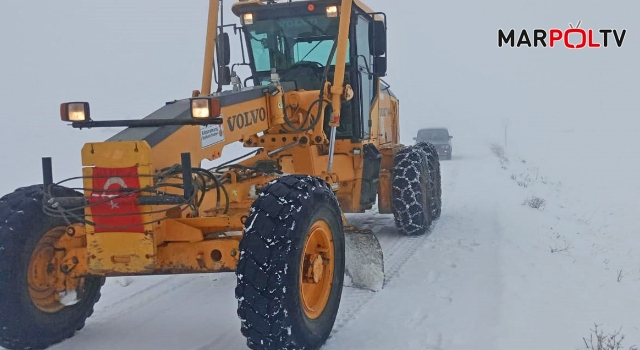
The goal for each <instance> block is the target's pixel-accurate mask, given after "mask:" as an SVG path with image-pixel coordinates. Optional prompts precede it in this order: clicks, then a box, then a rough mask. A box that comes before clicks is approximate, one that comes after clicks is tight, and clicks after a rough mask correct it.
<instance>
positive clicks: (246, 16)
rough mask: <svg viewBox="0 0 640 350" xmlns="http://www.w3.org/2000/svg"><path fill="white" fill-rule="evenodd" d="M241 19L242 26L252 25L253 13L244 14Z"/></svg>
mask: <svg viewBox="0 0 640 350" xmlns="http://www.w3.org/2000/svg"><path fill="white" fill-rule="evenodd" d="M242 19H243V22H244V24H253V13H245V14H244V15H243V16H242Z"/></svg>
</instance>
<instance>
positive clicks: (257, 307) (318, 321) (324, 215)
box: [235, 175, 345, 350]
mask: <svg viewBox="0 0 640 350" xmlns="http://www.w3.org/2000/svg"><path fill="white" fill-rule="evenodd" d="M317 222H324V223H326V224H327V227H328V228H329V230H330V231H331V236H332V237H330V238H331V239H332V244H330V245H329V246H331V245H332V247H333V249H326V250H327V251H328V252H329V253H327V254H328V255H329V256H332V257H333V267H334V268H333V276H331V277H329V276H327V275H326V274H324V273H325V271H328V270H329V269H326V268H325V270H323V272H322V273H323V275H322V276H323V280H322V281H327V283H330V285H329V284H323V286H324V287H325V289H324V291H325V292H323V293H321V295H323V298H324V296H326V298H324V299H323V300H324V302H326V306H324V308H321V307H319V308H318V309H317V310H316V312H317V313H318V314H317V315H312V316H309V314H308V313H307V312H308V311H306V309H305V305H307V304H306V303H305V302H304V301H303V300H304V299H303V292H302V291H301V286H302V285H303V284H302V280H301V276H302V275H303V273H302V272H301V266H302V265H301V264H302V262H303V255H305V256H306V254H303V251H304V250H305V247H308V246H307V245H306V244H305V242H306V241H307V235H308V234H309V232H310V229H311V227H312V225H313V226H314V227H315V225H316V224H315V223H317ZM344 254H345V238H344V227H343V222H342V214H341V210H340V206H339V204H338V201H337V199H336V197H335V195H334V194H333V192H332V191H331V187H330V186H329V185H327V183H325V182H323V181H322V180H321V179H318V178H315V177H311V176H304V175H287V176H283V177H281V178H279V179H278V180H275V181H273V182H271V183H270V184H268V185H267V186H265V187H264V188H263V189H262V190H261V193H260V195H259V197H258V198H257V199H256V200H255V202H254V203H253V205H252V206H251V210H250V215H249V216H248V218H247V219H246V220H245V233H244V237H243V239H242V241H241V242H240V258H239V261H238V265H237V268H236V275H237V283H238V284H237V287H236V293H235V294H236V298H237V299H238V316H239V317H240V319H241V331H242V334H243V335H244V336H245V337H246V338H247V345H248V346H249V348H251V349H254V350H258V349H260V350H262V349H287V350H289V349H306V350H315V349H318V348H320V347H321V346H322V345H323V344H324V343H325V342H326V340H327V338H328V337H329V334H330V333H331V330H332V329H333V325H334V322H335V319H336V315H337V313H338V307H339V305H340V298H341V295H342V286H343V280H344V269H345V257H344ZM325 263H326V262H325ZM329 266H331V264H329ZM309 294H311V293H309ZM318 305H320V304H318Z"/></svg>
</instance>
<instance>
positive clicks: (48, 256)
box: [27, 227, 81, 313]
mask: <svg viewBox="0 0 640 350" xmlns="http://www.w3.org/2000/svg"><path fill="white" fill-rule="evenodd" d="M65 232H66V228H65V227H57V228H54V229H52V230H50V231H48V232H47V233H45V234H44V236H42V238H41V239H40V241H39V242H38V243H37V245H36V247H35V249H34V250H33V253H32V254H31V261H30V262H29V270H28V273H27V283H28V289H29V296H30V297H31V300H32V301H33V303H34V305H35V306H36V307H37V308H38V309H40V310H41V311H44V312H48V313H54V312H57V311H60V310H61V309H63V308H64V307H65V306H68V305H72V304H74V303H76V302H77V298H76V296H77V293H76V288H77V287H78V283H79V282H81V281H79V280H78V279H75V278H67V276H66V274H65V272H64V269H63V268H62V266H61V261H62V258H63V257H64V249H57V248H56V243H58V242H59V240H60V238H61V237H62V235H64V233H65Z"/></svg>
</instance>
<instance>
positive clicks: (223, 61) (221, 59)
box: [216, 33, 231, 67]
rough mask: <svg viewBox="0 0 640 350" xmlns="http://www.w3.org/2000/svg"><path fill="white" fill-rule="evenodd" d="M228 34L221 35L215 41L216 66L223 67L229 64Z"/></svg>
mask: <svg viewBox="0 0 640 350" xmlns="http://www.w3.org/2000/svg"><path fill="white" fill-rule="evenodd" d="M230 46H231V45H229V34H228V33H221V34H220V35H218V39H217V41H216V54H217V55H216V58H217V59H218V66H221V67H224V66H228V65H229V64H231V50H229V48H230Z"/></svg>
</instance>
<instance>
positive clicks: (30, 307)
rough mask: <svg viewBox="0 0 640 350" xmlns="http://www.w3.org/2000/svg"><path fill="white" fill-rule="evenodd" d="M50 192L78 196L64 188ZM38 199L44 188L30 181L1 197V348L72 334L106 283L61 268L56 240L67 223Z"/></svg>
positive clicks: (32, 345)
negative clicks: (27, 184) (46, 209)
mask: <svg viewBox="0 0 640 350" xmlns="http://www.w3.org/2000/svg"><path fill="white" fill-rule="evenodd" d="M53 194H54V195H55V196H62V197H70V196H82V194H81V193H79V192H76V191H74V190H71V189H67V188H63V187H55V188H54V189H53ZM42 197H43V187H42V186H41V185H35V186H30V187H24V188H19V189H17V190H16V191H15V192H13V193H11V194H8V195H5V196H3V197H2V198H0V346H2V347H4V348H7V349H12V350H13V349H16V350H17V349H45V348H47V347H49V346H51V345H54V344H56V343H59V342H61V341H63V340H65V339H67V338H69V337H71V336H73V335H74V334H75V332H76V331H77V330H80V329H81V328H83V327H84V324H85V320H86V319H87V318H88V317H89V316H91V314H92V313H93V305H94V304H95V303H96V302H97V301H98V300H99V299H100V289H101V287H102V285H103V284H104V281H105V279H104V278H103V277H86V278H70V277H68V276H66V275H65V274H64V273H63V272H62V271H61V270H62V269H61V267H62V266H61V265H60V254H62V255H64V250H62V248H61V247H59V246H58V242H59V240H60V238H61V237H62V236H63V235H64V234H65V232H66V228H67V223H66V222H65V220H64V219H62V218H57V217H50V216H48V215H46V214H45V213H44V212H43V210H42ZM76 214H78V216H81V215H83V214H84V213H83V211H82V210H80V212H79V213H76ZM69 219H70V220H71V221H72V223H77V220H75V219H74V218H69Z"/></svg>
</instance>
